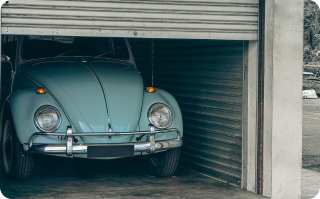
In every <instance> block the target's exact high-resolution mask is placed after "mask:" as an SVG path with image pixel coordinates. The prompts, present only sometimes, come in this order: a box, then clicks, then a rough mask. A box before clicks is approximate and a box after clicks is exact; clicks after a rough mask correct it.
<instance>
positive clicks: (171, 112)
mask: <svg viewBox="0 0 320 199" xmlns="http://www.w3.org/2000/svg"><path fill="white" fill-rule="evenodd" d="M156 104H162V105H164V106H166V107H167V108H168V109H169V111H170V115H171V122H170V124H169V125H167V126H166V127H158V126H156V125H155V124H153V123H152V121H151V119H150V117H149V113H150V110H151V108H152V107H153V106H155V105H156ZM148 120H149V122H150V124H152V125H154V126H155V127H156V128H157V129H166V128H168V127H169V126H171V124H172V123H173V111H172V109H171V108H170V106H168V105H167V104H165V103H161V102H157V103H154V104H152V105H151V106H150V107H149V109H148Z"/></svg>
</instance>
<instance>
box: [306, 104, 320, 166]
mask: <svg viewBox="0 0 320 199" xmlns="http://www.w3.org/2000/svg"><path fill="white" fill-rule="evenodd" d="M302 127H303V132H302V136H303V137H302V167H303V168H305V169H310V170H314V171H318V172H320V98H319V99H304V100H303V125H302Z"/></svg>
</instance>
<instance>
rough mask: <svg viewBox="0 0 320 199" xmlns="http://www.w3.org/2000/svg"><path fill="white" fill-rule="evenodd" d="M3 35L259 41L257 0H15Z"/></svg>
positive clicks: (5, 13) (5, 11)
mask: <svg viewBox="0 0 320 199" xmlns="http://www.w3.org/2000/svg"><path fill="white" fill-rule="evenodd" d="M1 12H2V14H1V17H2V19H1V23H2V24H1V27H2V30H1V31H2V34H15V35H67V36H108V37H139V38H186V39H228V40H257V38H258V36H257V35H258V0H201V1H198V0H174V1H172V0H161V1H153V0H109V1H100V0H99V1H94V0H56V1H51V0H10V1H7V3H5V4H4V5H3V6H2V11H1Z"/></svg>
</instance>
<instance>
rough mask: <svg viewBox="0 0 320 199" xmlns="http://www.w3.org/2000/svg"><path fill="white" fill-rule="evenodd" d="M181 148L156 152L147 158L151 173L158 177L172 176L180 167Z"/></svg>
mask: <svg viewBox="0 0 320 199" xmlns="http://www.w3.org/2000/svg"><path fill="white" fill-rule="evenodd" d="M180 153H181V148H174V149H169V150H167V151H165V152H160V153H155V154H152V155H149V157H147V158H146V165H147V169H148V171H149V173H150V174H151V175H154V176H158V177H166V176H171V175H172V174H174V172H175V171H176V170H177V168H178V164H179V159H180Z"/></svg>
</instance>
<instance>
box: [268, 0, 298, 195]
mask: <svg viewBox="0 0 320 199" xmlns="http://www.w3.org/2000/svg"><path fill="white" fill-rule="evenodd" d="M265 26H266V30H265V49H264V50H265V90H264V93H265V94H264V95H265V99H264V137H263V139H264V141H263V146H264V148H263V150H264V153H263V157H264V159H263V162H264V164H263V179H264V182H263V195H266V196H271V197H272V198H275V199H276V198H279V199H280V198H281V199H286V198H290V199H294V198H301V166H302V94H301V93H302V64H303V57H302V48H303V0H266V16H265Z"/></svg>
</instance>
